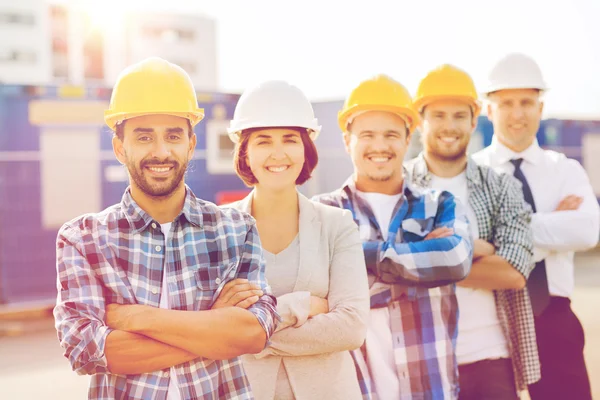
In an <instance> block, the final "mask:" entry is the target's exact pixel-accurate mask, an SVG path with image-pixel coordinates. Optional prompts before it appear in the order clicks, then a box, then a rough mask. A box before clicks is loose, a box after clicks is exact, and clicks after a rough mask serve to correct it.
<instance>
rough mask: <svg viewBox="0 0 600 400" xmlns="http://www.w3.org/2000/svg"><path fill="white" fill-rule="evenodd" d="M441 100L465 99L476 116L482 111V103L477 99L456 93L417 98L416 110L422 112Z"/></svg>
mask: <svg viewBox="0 0 600 400" xmlns="http://www.w3.org/2000/svg"><path fill="white" fill-rule="evenodd" d="M440 100H458V101H463V102H465V103H467V104H469V105H470V106H471V107H473V114H474V115H475V116H478V115H479V113H480V112H481V103H480V102H479V101H478V100H475V99H473V98H472V97H469V96H455V95H438V96H427V97H423V98H420V99H418V100H416V101H415V102H414V107H415V110H416V112H418V113H421V111H423V108H424V107H425V106H426V105H428V104H431V103H433V102H434V101H440Z"/></svg>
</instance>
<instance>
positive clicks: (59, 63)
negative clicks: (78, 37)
mask: <svg viewBox="0 0 600 400" xmlns="http://www.w3.org/2000/svg"><path fill="white" fill-rule="evenodd" d="M67 18H68V13H67V9H66V8H65V7H62V6H51V8H50V27H51V28H50V29H51V35H50V37H51V39H50V40H51V43H52V75H53V76H54V78H58V79H66V78H68V76H69V46H68V33H69V30H68V26H69V25H68V20H67Z"/></svg>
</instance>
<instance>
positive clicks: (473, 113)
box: [419, 104, 475, 118]
mask: <svg viewBox="0 0 600 400" xmlns="http://www.w3.org/2000/svg"><path fill="white" fill-rule="evenodd" d="M426 108H427V104H426V105H424V106H423V108H421V111H420V112H419V115H421V118H425V109H426ZM469 111H471V118H473V117H474V116H475V112H474V110H473V106H472V105H470V104H469Z"/></svg>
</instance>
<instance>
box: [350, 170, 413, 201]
mask: <svg viewBox="0 0 600 400" xmlns="http://www.w3.org/2000/svg"><path fill="white" fill-rule="evenodd" d="M402 170H403V173H404V180H403V181H402V191H401V192H400V193H402V194H403V195H404V197H406V198H407V199H409V200H410V199H412V198H415V197H417V196H416V195H415V193H414V189H413V188H411V187H410V185H409V184H408V179H409V178H408V176H409V175H408V171H407V169H406V167H403V168H402ZM342 191H344V192H346V193H351V194H352V195H353V196H356V195H357V194H358V189H357V188H356V182H355V180H354V176H353V175H351V176H350V177H348V179H346V181H345V182H344V184H343V185H342ZM417 191H418V189H417Z"/></svg>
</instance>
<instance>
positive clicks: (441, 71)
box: [414, 64, 481, 116]
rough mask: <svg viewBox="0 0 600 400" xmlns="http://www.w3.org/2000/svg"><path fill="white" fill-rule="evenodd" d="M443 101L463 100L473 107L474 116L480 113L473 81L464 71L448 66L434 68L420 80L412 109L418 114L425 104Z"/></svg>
mask: <svg viewBox="0 0 600 400" xmlns="http://www.w3.org/2000/svg"><path fill="white" fill-rule="evenodd" d="M443 99H458V100H464V101H465V102H466V103H468V104H469V105H470V106H471V107H473V114H474V115H475V116H477V115H479V111H481V104H480V102H479V100H478V98H477V90H476V89H475V84H474V83H473V80H472V79H471V77H470V76H469V74H467V73H466V72H465V71H463V70H462V69H460V68H457V67H455V66H453V65H450V64H444V65H441V66H439V67H437V68H435V69H434V70H432V71H430V72H429V73H428V74H427V76H426V77H425V78H423V79H422V80H421V82H420V83H419V88H418V89H417V95H416V96H415V99H414V107H415V110H416V111H417V112H419V113H420V112H421V111H422V110H423V107H425V106H426V105H427V104H429V103H431V102H433V101H436V100H443Z"/></svg>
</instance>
